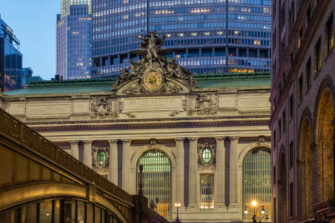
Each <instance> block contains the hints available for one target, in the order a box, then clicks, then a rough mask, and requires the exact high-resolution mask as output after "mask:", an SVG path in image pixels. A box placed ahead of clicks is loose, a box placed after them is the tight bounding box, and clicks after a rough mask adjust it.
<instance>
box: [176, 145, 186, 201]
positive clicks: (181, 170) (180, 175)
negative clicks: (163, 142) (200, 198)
mask: <svg viewBox="0 0 335 223" xmlns="http://www.w3.org/2000/svg"><path fill="white" fill-rule="evenodd" d="M176 147H177V200H176V202H180V203H181V205H182V206H184V178H185V164H184V154H185V150H184V138H177V139H176Z"/></svg>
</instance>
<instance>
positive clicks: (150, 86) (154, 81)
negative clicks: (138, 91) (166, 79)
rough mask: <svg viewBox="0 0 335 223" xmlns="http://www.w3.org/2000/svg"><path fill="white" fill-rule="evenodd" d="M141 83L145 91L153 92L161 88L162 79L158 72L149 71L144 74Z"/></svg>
mask: <svg viewBox="0 0 335 223" xmlns="http://www.w3.org/2000/svg"><path fill="white" fill-rule="evenodd" d="M143 83H144V87H145V88H146V89H147V90H150V91H153V90H157V89H159V88H160V87H161V86H162V83H163V78H162V75H161V74H159V73H158V72H156V71H149V72H148V73H146V74H144V77H143Z"/></svg>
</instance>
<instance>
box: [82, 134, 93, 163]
mask: <svg viewBox="0 0 335 223" xmlns="http://www.w3.org/2000/svg"><path fill="white" fill-rule="evenodd" d="M82 142H83V144H84V164H85V165H86V166H88V167H89V168H92V162H93V161H92V141H88V140H87V141H82Z"/></svg>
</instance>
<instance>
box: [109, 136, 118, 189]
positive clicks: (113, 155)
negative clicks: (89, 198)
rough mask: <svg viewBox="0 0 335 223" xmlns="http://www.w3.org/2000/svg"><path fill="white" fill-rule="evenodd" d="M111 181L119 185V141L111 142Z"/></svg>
mask: <svg viewBox="0 0 335 223" xmlns="http://www.w3.org/2000/svg"><path fill="white" fill-rule="evenodd" d="M108 142H109V180H110V181H111V182H113V183H114V184H115V185H117V184H118V161H117V158H118V153H117V140H116V139H112V140H109V141H108Z"/></svg>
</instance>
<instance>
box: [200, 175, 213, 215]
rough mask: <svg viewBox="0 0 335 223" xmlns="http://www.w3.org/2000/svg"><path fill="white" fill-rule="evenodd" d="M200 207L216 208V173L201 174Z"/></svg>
mask: <svg viewBox="0 0 335 223" xmlns="http://www.w3.org/2000/svg"><path fill="white" fill-rule="evenodd" d="M200 208H201V209H209V208H214V174H213V173H201V174H200Z"/></svg>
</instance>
